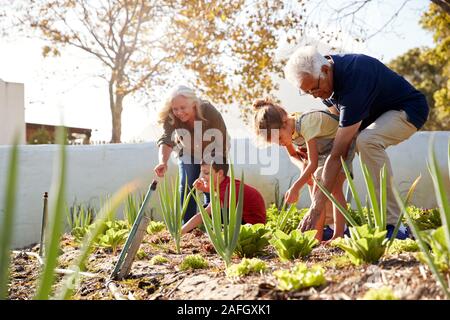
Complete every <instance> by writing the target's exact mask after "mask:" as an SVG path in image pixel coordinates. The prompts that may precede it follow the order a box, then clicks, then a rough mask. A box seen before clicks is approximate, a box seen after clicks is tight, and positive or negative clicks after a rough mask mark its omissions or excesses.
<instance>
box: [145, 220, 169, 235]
mask: <svg viewBox="0 0 450 320" xmlns="http://www.w3.org/2000/svg"><path fill="white" fill-rule="evenodd" d="M165 228H166V225H165V224H164V222H161V221H150V223H149V224H148V226H147V233H148V234H153V233H158V232H160V231H162V230H164V229H165Z"/></svg>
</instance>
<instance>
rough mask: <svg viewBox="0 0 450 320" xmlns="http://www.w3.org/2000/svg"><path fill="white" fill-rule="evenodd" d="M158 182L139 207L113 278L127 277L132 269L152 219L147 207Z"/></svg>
mask: <svg viewBox="0 0 450 320" xmlns="http://www.w3.org/2000/svg"><path fill="white" fill-rule="evenodd" d="M157 184H158V181H156V180H153V181H152V183H151V185H150V187H149V188H148V191H147V194H146V195H145V198H144V201H143V202H142V205H141V208H140V209H139V212H138V215H137V217H136V220H135V221H134V223H133V227H132V228H131V231H130V234H129V236H128V239H127V241H126V242H125V245H124V247H123V250H122V252H121V253H120V256H119V260H118V261H117V263H116V266H115V267H114V271H113V272H112V273H111V276H110V279H111V280H121V279H123V278H125V277H126V276H127V275H128V273H129V272H130V270H131V265H132V264H133V260H134V257H135V256H136V253H137V251H138V249H139V247H140V245H141V243H142V239H143V238H144V234H145V231H146V229H147V225H148V223H149V220H150V218H149V217H148V216H147V215H146V213H145V207H146V206H147V203H148V201H149V200H150V197H151V195H152V193H153V192H154V191H155V190H156V186H157Z"/></svg>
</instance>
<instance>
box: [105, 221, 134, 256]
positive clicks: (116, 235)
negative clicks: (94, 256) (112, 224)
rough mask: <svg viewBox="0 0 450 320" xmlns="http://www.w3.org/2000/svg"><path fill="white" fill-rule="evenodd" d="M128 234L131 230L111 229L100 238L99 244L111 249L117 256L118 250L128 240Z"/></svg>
mask: <svg viewBox="0 0 450 320" xmlns="http://www.w3.org/2000/svg"><path fill="white" fill-rule="evenodd" d="M128 233H129V230H127V229H120V230H115V229H114V228H111V229H108V230H106V233H105V234H104V235H101V236H100V237H99V239H98V240H97V243H98V245H100V246H102V247H105V248H111V249H112V251H113V254H114V255H115V254H116V252H117V248H118V247H119V246H120V245H122V244H124V243H125V241H126V240H127V237H128Z"/></svg>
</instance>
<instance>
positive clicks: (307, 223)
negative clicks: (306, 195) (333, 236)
mask: <svg viewBox="0 0 450 320" xmlns="http://www.w3.org/2000/svg"><path fill="white" fill-rule="evenodd" d="M319 218H320V211H318V210H316V209H311V208H310V209H309V211H308V213H307V214H306V215H305V216H304V217H303V219H302V221H301V222H300V225H299V229H300V231H301V232H305V231H308V230H312V229H315V228H316V224H317V221H318V220H319Z"/></svg>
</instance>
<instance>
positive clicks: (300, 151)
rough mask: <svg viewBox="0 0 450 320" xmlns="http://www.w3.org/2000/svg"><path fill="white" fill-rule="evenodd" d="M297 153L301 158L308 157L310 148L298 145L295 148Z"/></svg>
mask: <svg viewBox="0 0 450 320" xmlns="http://www.w3.org/2000/svg"><path fill="white" fill-rule="evenodd" d="M295 153H296V154H297V156H298V157H299V158H300V160H307V159H308V150H307V149H306V148H302V147H297V149H296V150H295Z"/></svg>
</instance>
